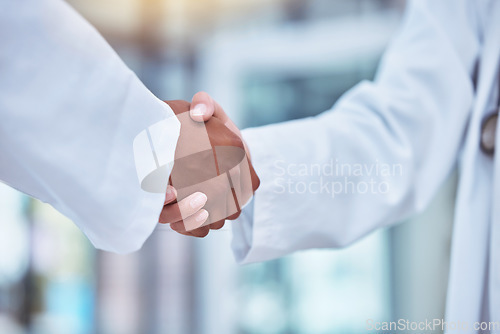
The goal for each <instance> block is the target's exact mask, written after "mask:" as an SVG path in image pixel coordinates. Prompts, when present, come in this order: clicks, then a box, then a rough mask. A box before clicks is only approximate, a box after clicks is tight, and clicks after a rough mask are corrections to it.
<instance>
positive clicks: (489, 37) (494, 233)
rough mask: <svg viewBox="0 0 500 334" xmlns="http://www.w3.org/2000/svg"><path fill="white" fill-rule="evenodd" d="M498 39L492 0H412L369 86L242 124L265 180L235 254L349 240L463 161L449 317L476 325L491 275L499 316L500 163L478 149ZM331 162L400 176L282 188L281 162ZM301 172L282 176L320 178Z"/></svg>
mask: <svg viewBox="0 0 500 334" xmlns="http://www.w3.org/2000/svg"><path fill="white" fill-rule="evenodd" d="M499 36H500V2H498V1H489V0H481V1H478V0H440V1H435V0H415V1H412V2H410V3H409V8H408V10H407V14H406V17H405V20H404V23H403V26H402V29H401V31H400V33H399V34H398V35H397V36H396V38H395V40H394V41H393V42H392V43H391V45H390V47H389V49H388V50H387V52H386V54H385V55H384V57H383V60H382V62H381V65H380V68H379V72H378V74H377V76H376V79H375V80H374V82H363V83H361V84H359V85H358V86H356V87H355V88H353V89H352V90H351V91H350V92H348V93H347V94H346V95H345V96H344V97H343V98H342V99H341V100H340V101H339V102H338V103H337V104H336V105H335V106H334V107H333V109H332V110H330V111H328V112H325V113H323V114H321V115H320V116H318V117H315V118H308V119H304V120H299V121H292V122H287V123H283V124H277V125H271V126H266V127H261V128H255V129H248V130H246V131H243V136H244V138H245V140H246V141H247V143H248V146H249V148H250V152H251V155H252V159H253V163H254V166H255V169H256V171H257V173H258V175H259V177H260V179H261V186H260V188H259V190H258V191H257V193H256V196H255V198H254V200H253V204H252V205H251V206H249V207H248V208H247V209H246V210H245V212H244V213H243V214H242V216H241V217H240V219H239V220H240V221H239V222H237V223H235V224H232V226H233V230H234V239H233V248H234V252H235V256H236V259H237V260H238V261H239V262H241V263H249V262H256V261H264V260H269V259H274V258H277V257H280V256H283V255H286V254H289V253H292V252H294V251H297V250H301V249H307V248H318V247H342V246H345V245H348V244H350V243H352V242H353V241H356V240H358V239H360V238H361V237H362V236H364V235H366V234H367V233H370V232H371V231H373V230H374V229H377V228H380V227H382V226H386V225H389V224H393V223H396V222H398V221H401V220H403V219H405V218H407V217H409V216H410V215H413V214H415V213H417V212H420V211H421V210H423V209H424V208H426V206H427V205H428V203H429V202H430V201H431V199H432V198H433V196H434V195H435V194H436V191H437V190H438V189H439V188H440V186H441V185H442V184H443V182H444V181H445V180H446V178H447V177H448V175H449V174H450V172H451V171H452V170H453V168H454V167H455V166H456V164H458V165H459V169H460V184H459V194H458V199H457V206H456V218H455V225H454V234H453V247H452V263H451V272H450V281H449V293H448V301H447V320H449V321H462V322H468V323H469V324H471V326H472V324H473V323H474V322H475V321H480V320H481V302H482V294H483V289H484V288H485V284H484V283H485V281H489V282H490V284H489V290H488V291H489V300H490V304H489V308H490V314H491V320H492V321H500V318H499V315H500V258H499V257H500V233H499V229H500V206H498V204H496V205H495V204H493V203H500V159H498V158H497V159H496V165H494V164H495V163H494V159H492V158H490V157H487V156H485V155H484V154H483V153H482V152H481V151H480V147H479V140H480V128H481V122H482V120H483V119H484V118H485V117H486V115H487V113H488V112H491V111H492V108H493V107H494V105H495V103H496V95H497V94H496V90H497V89H496V87H497V86H496V77H497V73H498V63H499V59H500V38H499ZM478 60H480V63H481V66H480V72H479V80H478V86H477V90H476V91H475V90H474V85H473V79H472V78H473V73H474V68H475V64H476V62H477V61H478ZM498 142H499V139H498V138H497V143H498ZM497 147H500V146H499V144H497ZM498 153H500V152H497V156H498ZM332 159H333V161H334V162H335V161H336V159H338V161H339V163H351V164H356V163H365V164H367V165H368V166H370V165H373V164H375V163H376V162H377V161H378V162H380V163H382V162H383V163H387V164H391V166H392V164H394V165H398V164H399V165H401V166H402V171H403V172H402V173H401V175H399V174H398V173H395V175H393V176H387V175H381V176H378V177H377V178H376V179H377V181H378V182H388V184H389V185H390V191H389V192H388V193H387V194H380V193H378V194H375V193H367V194H361V193H360V192H357V193H354V194H353V193H351V192H348V193H342V194H336V195H335V197H334V198H332V194H331V193H326V192H323V193H312V192H310V191H306V192H305V193H304V194H297V193H291V192H290V191H283V184H282V178H283V176H282V174H283V168H287V166H300V164H307V165H314V164H317V165H320V166H324V165H328V164H331V161H332ZM298 169H299V168H298V167H293V168H292V170H291V171H290V173H287V175H286V176H285V178H286V179H287V180H290V181H291V182H292V183H293V184H295V185H296V184H298V183H301V182H302V183H303V184H305V185H309V184H311V183H312V182H318V175H316V174H315V175H312V174H311V173H309V174H308V175H298V174H299V173H298ZM289 174H292V175H289ZM302 174H305V173H302ZM323 178H324V180H323V181H325V180H326V181H335V180H336V179H334V178H333V177H329V176H323ZM367 180H368V178H367V177H366V175H365V176H359V177H351V178H350V181H354V182H359V181H367ZM300 189H302V188H299V190H300ZM294 190H295V189H294ZM313 190H315V191H316V188H315V189H313ZM316 192H318V191H316ZM492 200H493V202H492ZM490 233H491V234H490ZM489 251H490V252H491V253H490V256H489V260H490V262H489V267H490V270H489V272H490V276H489V278H487V277H485V272H486V271H487V267H488V265H487V262H486V261H487V260H488V252H489ZM486 316H487V315H486ZM465 332H467V333H475V332H476V331H474V330H473V329H472V328H470V330H469V331H465ZM460 333H464V331H461V332H460Z"/></svg>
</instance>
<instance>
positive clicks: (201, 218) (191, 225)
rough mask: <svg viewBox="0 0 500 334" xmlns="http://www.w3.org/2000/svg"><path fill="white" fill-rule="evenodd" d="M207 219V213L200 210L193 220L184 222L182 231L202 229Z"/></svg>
mask: <svg viewBox="0 0 500 334" xmlns="http://www.w3.org/2000/svg"><path fill="white" fill-rule="evenodd" d="M207 219H208V211H207V210H201V211H200V213H198V214H197V216H196V218H195V219H194V220H191V219H187V220H186V221H184V229H185V230H186V231H192V230H196V229H197V228H200V227H202V226H203V224H204V223H205V222H206V221H207Z"/></svg>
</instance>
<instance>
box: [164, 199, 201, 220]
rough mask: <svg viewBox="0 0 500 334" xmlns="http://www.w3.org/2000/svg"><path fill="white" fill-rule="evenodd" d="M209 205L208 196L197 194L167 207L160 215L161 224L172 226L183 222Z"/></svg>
mask: <svg viewBox="0 0 500 334" xmlns="http://www.w3.org/2000/svg"><path fill="white" fill-rule="evenodd" d="M206 203H207V195H205V194H203V193H200V192H196V193H194V194H192V195H189V196H188V197H186V198H184V199H183V200H181V201H180V202H177V203H172V204H168V205H165V206H164V207H163V210H162V212H161V214H160V220H159V222H160V223H161V224H171V223H175V222H178V221H182V220H183V219H186V218H188V217H190V216H192V215H194V214H195V213H197V212H198V211H199V210H200V209H201V208H203V207H204V206H205V204H206Z"/></svg>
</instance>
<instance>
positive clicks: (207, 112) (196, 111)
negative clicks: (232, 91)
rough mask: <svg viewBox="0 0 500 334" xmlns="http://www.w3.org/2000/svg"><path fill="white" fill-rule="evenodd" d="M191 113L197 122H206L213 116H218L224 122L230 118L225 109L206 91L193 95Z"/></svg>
mask: <svg viewBox="0 0 500 334" xmlns="http://www.w3.org/2000/svg"><path fill="white" fill-rule="evenodd" d="M190 115H191V118H192V119H193V120H194V121H196V122H206V121H208V120H209V119H210V118H212V116H215V117H217V118H218V119H220V120H221V121H222V122H223V123H226V122H227V121H228V120H229V117H228V116H227V115H226V113H225V112H224V109H222V107H221V106H220V105H219V104H218V103H217V102H215V101H214V99H212V97H211V96H210V95H208V93H205V92H199V93H196V94H195V95H194V96H193V101H192V102H191V111H190Z"/></svg>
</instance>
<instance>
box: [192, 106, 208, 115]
mask: <svg viewBox="0 0 500 334" xmlns="http://www.w3.org/2000/svg"><path fill="white" fill-rule="evenodd" d="M206 113H207V106H206V105H204V104H198V105H197V106H196V107H194V109H193V110H191V115H193V116H203V115H205V114H206Z"/></svg>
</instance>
